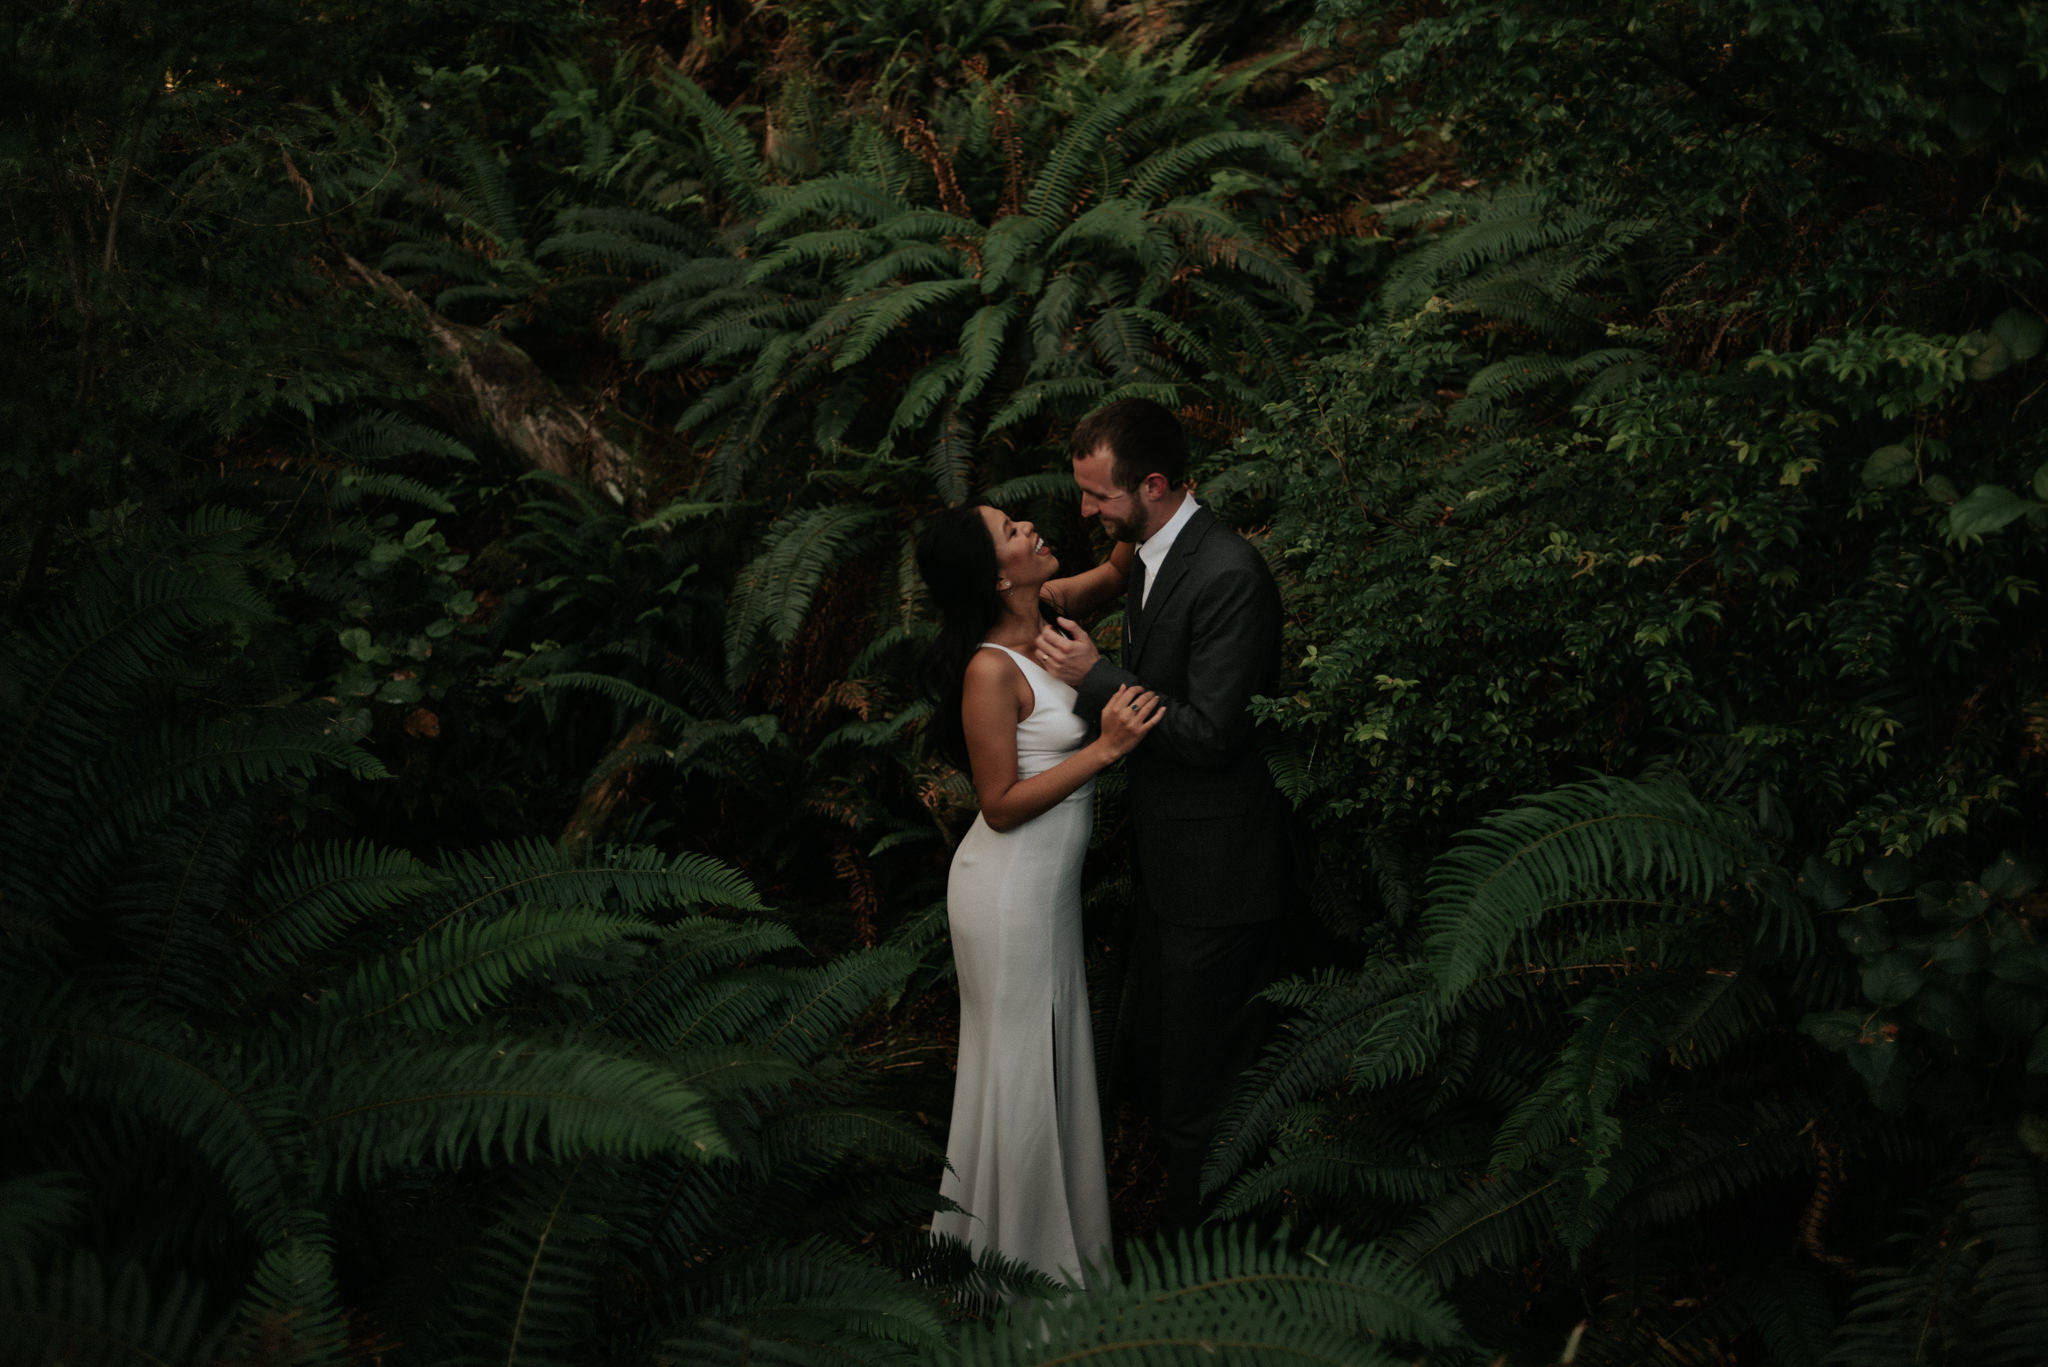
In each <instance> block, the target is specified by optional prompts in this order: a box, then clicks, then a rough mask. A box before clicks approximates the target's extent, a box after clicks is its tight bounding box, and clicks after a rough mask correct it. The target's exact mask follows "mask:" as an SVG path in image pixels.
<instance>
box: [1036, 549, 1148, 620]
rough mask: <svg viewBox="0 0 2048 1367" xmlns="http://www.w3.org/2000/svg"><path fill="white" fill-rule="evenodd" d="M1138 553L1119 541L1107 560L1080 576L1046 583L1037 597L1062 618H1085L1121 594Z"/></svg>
mask: <svg viewBox="0 0 2048 1367" xmlns="http://www.w3.org/2000/svg"><path fill="white" fill-rule="evenodd" d="M1137 553H1138V551H1137V547H1135V546H1133V545H1132V544H1131V543H1130V542H1128V541H1119V542H1117V543H1116V544H1115V545H1113V546H1111V547H1110V548H1109V559H1107V560H1105V561H1103V562H1102V563H1101V564H1100V565H1095V566H1093V567H1091V568H1089V569H1085V570H1082V571H1081V572H1080V573H1079V574H1070V575H1067V576H1066V577H1065V578H1062V579H1048V580H1047V581H1046V582H1045V584H1044V585H1043V587H1041V588H1040V589H1039V590H1038V595H1039V597H1041V598H1043V599H1045V600H1046V601H1047V602H1049V603H1051V604H1052V605H1053V607H1054V608H1056V609H1058V611H1059V614H1060V616H1062V617H1086V616H1087V615H1088V614H1089V613H1091V612H1093V611H1095V609H1097V608H1099V607H1101V606H1102V605H1103V604H1104V603H1107V602H1109V601H1110V600H1111V599H1113V598H1115V597H1116V596H1117V595H1118V594H1120V593H1122V592H1123V591H1124V584H1125V582H1126V581H1127V580H1128V579H1129V578H1130V575H1131V557H1132V556H1134V555H1136V554H1137Z"/></svg>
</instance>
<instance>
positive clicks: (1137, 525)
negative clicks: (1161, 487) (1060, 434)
mask: <svg viewBox="0 0 2048 1367" xmlns="http://www.w3.org/2000/svg"><path fill="white" fill-rule="evenodd" d="M1114 466H1115V458H1114V457H1112V456H1111V455H1110V454H1109V448H1108V447H1107V446H1098V447H1096V448H1095V449H1094V450H1093V451H1091V452H1090V453H1089V454H1087V455H1085V456H1082V457H1081V458H1080V459H1078V460H1076V461H1075V462H1074V483H1076V484H1078V485H1080V486H1081V516H1083V517H1094V518H1100V519H1101V520H1102V530H1103V531H1105V532H1107V533H1109V535H1110V537H1111V538H1112V539H1114V540H1117V541H1132V542H1142V541H1143V540H1144V539H1145V538H1146V537H1147V536H1150V535H1151V534H1152V525H1151V523H1152V516H1151V515H1152V506H1151V504H1150V503H1148V502H1146V500H1145V485H1144V484H1140V485H1139V486H1138V487H1137V489H1136V490H1135V491H1133V490H1129V489H1119V488H1117V487H1116V480H1115V479H1114V478H1113V477H1112V473H1113V468H1114ZM1146 478H1147V482H1149V481H1150V476H1147V477H1146Z"/></svg>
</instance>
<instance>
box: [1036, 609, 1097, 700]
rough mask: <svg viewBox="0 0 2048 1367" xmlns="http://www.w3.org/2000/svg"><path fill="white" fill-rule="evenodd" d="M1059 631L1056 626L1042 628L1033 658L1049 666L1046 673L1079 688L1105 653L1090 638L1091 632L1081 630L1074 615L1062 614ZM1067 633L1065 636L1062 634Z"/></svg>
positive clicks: (1039, 630)
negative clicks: (1073, 619)
mask: <svg viewBox="0 0 2048 1367" xmlns="http://www.w3.org/2000/svg"><path fill="white" fill-rule="evenodd" d="M1059 621H1060V624H1059V627H1058V629H1057V630H1055V629H1054V628H1052V627H1049V626H1048V627H1040V628H1039V629H1038V642H1037V644H1036V645H1034V646H1032V647H1031V654H1032V658H1034V659H1036V660H1037V661H1038V662H1039V663H1040V664H1042V665H1044V666H1045V672H1046V673H1048V674H1050V675H1052V676H1053V677H1054V678H1055V679H1058V680H1059V681H1060V682H1061V683H1063V684H1065V685H1066V686H1067V687H1069V688H1079V687H1080V686H1081V680H1083V679H1085V678H1087V677H1088V671H1089V670H1091V669H1093V668H1094V667H1095V662H1096V661H1097V660H1099V659H1101V658H1102V652H1101V651H1099V650H1097V649H1096V648H1095V642H1093V641H1091V640H1089V639H1088V633H1087V632H1085V631H1083V630H1081V628H1080V627H1079V626H1077V625H1076V624H1075V623H1074V622H1073V621H1072V620H1071V619H1070V618H1066V617H1062V618H1060V619H1059ZM1061 632H1065V633H1066V635H1064V636H1062V635H1061V634H1060V633H1061Z"/></svg>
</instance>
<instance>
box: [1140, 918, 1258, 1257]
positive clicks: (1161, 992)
mask: <svg viewBox="0 0 2048 1367" xmlns="http://www.w3.org/2000/svg"><path fill="white" fill-rule="evenodd" d="M1139 915H1140V919H1139V922H1138V925H1137V927H1136V934H1135V935H1134V937H1133V943H1132V946H1131V959H1130V969H1129V975H1128V976H1127V977H1126V979H1125V982H1124V995H1123V1002H1122V1005H1121V1007H1120V1009H1119V1010H1118V1013H1117V1016H1118V1019H1117V1049H1116V1052H1117V1059H1116V1065H1117V1067H1116V1071H1117V1072H1118V1073H1119V1074H1120V1075H1121V1077H1122V1078H1123V1079H1124V1082H1125V1086H1126V1088H1127V1094H1129V1095H1131V1096H1133V1097H1134V1098H1135V1099H1136V1100H1137V1102H1138V1104H1139V1105H1140V1107H1142V1108H1143V1109H1144V1110H1145V1112H1146V1113H1147V1114H1148V1115H1149V1116H1150V1117H1151V1119H1152V1123H1153V1126H1154V1129H1155V1132H1156V1134H1157V1137H1158V1140H1159V1142H1160V1144H1161V1145H1162V1147H1164V1148H1165V1150H1166V1167H1167V1210H1166V1220H1165V1224H1166V1227H1167V1228H1168V1229H1169V1230H1172V1229H1183V1228H1190V1227H1192V1226H1193V1225H1194V1224H1195V1223H1196V1221H1197V1220H1198V1219H1199V1218H1200V1214H1201V1211H1202V1208H1203V1207H1204V1205H1205V1204H1206V1203H1204V1202H1202V1201H1201V1200H1200V1194H1199V1187H1198V1179H1199V1177H1200V1175H1201V1167H1202V1163H1203V1161H1204V1159H1205V1157H1206V1155H1207V1152H1208V1148H1209V1143H1210V1140H1211V1139H1212V1138H1213V1136H1214V1132H1215V1129H1216V1123H1217V1121H1218V1119H1219V1118H1220V1117H1221V1115H1222V1113H1223V1108H1224V1106H1225V1105H1226V1104H1227V1103H1228V1102H1229V1100H1230V1093H1231V1089H1232V1087H1233V1086H1234V1085H1235V1084H1236V1082H1237V1079H1238V1075H1239V1074H1240V1073H1242V1072H1243V1071H1244V1070H1245V1069H1246V1068H1247V1067H1249V1066H1250V1065H1251V1063H1252V1061H1253V1059H1255V1058H1256V1057H1257V1055H1258V1051H1259V1047H1260V1045H1261V1044H1262V1043H1263V1042H1264V1039H1265V1034H1266V1029H1267V1026H1268V1024H1269V1022H1270V1020H1271V1017H1272V1008H1271V1005H1270V1004H1269V1003H1267V1002H1263V1001H1255V1000H1253V998H1254V997H1255V995H1256V994H1257V993H1258V992H1259V990H1260V989H1261V988H1263V987H1265V986H1266V985H1267V984H1268V983H1270V982H1272V981H1273V980H1274V979H1275V978H1277V977H1278V976H1280V973H1281V970H1282V967H1283V964H1284V961H1285V958H1286V939H1287V936H1286V928H1285V925H1284V923H1283V922H1281V921H1277V920H1273V921H1258V922H1253V923H1250V924H1246V925H1226V926H1191V925H1181V924H1176V923H1174V922H1170V921H1161V920H1159V919H1157V918H1156V917H1154V916H1151V915H1149V914H1146V913H1145V912H1144V911H1142V910H1141V911H1140V913H1139Z"/></svg>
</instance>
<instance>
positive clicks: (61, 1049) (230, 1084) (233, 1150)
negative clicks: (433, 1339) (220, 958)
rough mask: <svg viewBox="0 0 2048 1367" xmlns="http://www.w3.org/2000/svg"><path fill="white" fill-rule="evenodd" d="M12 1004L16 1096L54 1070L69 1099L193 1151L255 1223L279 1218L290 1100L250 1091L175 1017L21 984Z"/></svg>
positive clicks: (5, 1025)
mask: <svg viewBox="0 0 2048 1367" xmlns="http://www.w3.org/2000/svg"><path fill="white" fill-rule="evenodd" d="M10 998H11V1000H10V1001H9V1002H8V1008H7V1011H6V1014H5V1015H4V1016H0V1043H4V1045H5V1048H6V1055H5V1058H6V1062H7V1064H8V1066H9V1069H10V1071H11V1072H12V1073H13V1074H14V1076H15V1078H16V1081H15V1083H14V1090H15V1094H16V1095H17V1096H20V1095H26V1094H28V1093H30V1092H31V1091H33V1090H34V1089H35V1088H36V1086H37V1084H38V1082H39V1081H40V1080H41V1079H42V1078H43V1077H44V1075H45V1073H46V1071H53V1072H54V1073H55V1082H56V1085H58V1086H59V1087H60V1088H61V1089H62V1091H63V1092H64V1093H65V1094H67V1095H70V1096H75V1097H77V1098H79V1099H81V1100H86V1101H93V1102H98V1103H101V1104H105V1105H111V1106H118V1107H120V1108H121V1109H122V1110H123V1111H125V1112H126V1113H128V1114H131V1115H134V1116H138V1117H141V1118H144V1119H146V1120H147V1121H148V1122H150V1123H151V1124H154V1125H157V1126H161V1127H162V1128H163V1130H164V1131H166V1132H167V1133H169V1134H172V1135H175V1136H177V1137H178V1138H179V1139H181V1140H183V1141H184V1142H185V1143H187V1144H189V1145H191V1147H192V1149H193V1150H194V1151H195V1152H196V1153H197V1154H198V1155H199V1156H200V1158H201V1159H202V1160H203V1161H204V1162H205V1163H206V1165H207V1167H208V1169H210V1171H211V1172H212V1173H213V1174H214V1176H215V1178H216V1180H218V1181H219V1182H220V1183H221V1184H222V1186H223V1187H224V1188H225V1189H226V1191H227V1192H228V1194H229V1196H230V1198H231V1199H232V1200H233V1202H234V1204H235V1206H236V1208H237V1209H238V1210H239V1211H240V1212H241V1213H242V1214H243V1216H244V1217H245V1218H246V1219H248V1220H249V1221H250V1222H251V1223H252V1224H255V1225H257V1226H259V1227H261V1226H263V1225H265V1224H267V1223H269V1222H272V1221H274V1220H276V1219H277V1218H278V1217H279V1215H280V1213H281V1211H282V1210H283V1208H284V1205H285V1201H286V1196H287V1193H288V1191H289V1190H290V1189H291V1188H292V1186H293V1177H292V1174H291V1173H290V1172H289V1170H288V1167H287V1162H288V1159H287V1155H286V1153H285V1152H284V1150H283V1148H282V1144H283V1137H284V1134H285V1132H286V1127H287V1117H288V1116H289V1114H290V1110H289V1107H290V1098H289V1096H288V1095H285V1094H282V1093H278V1092H270V1091H265V1090H263V1089H261V1088H260V1087H256V1086H252V1085H251V1084H250V1081H249V1080H248V1079H246V1078H244V1077H243V1076H242V1075H241V1072H240V1070H239V1068H238V1067H237V1066H236V1064H235V1063H234V1061H233V1059H232V1057H231V1055H230V1053H229V1051H228V1050H227V1049H225V1048H224V1047H222V1045H221V1044H220V1042H219V1041H217V1040H214V1039H211V1038H208V1037H207V1036H204V1035H202V1034H200V1032H199V1031H197V1030H196V1029H194V1028H193V1027H192V1026H191V1025H189V1024H187V1023H186V1022H185V1021H184V1020H182V1019H180V1018H179V1017H176V1016H173V1015H170V1014H168V1013H164V1012H160V1011H156V1010H153V1009H151V1008H148V1007H145V1006H141V1005H129V1004H120V1003H115V1002H111V1001H107V1000H98V999H94V998H90V997H84V996H72V995H67V994H64V993H62V992H37V991H35V990H33V989H31V988H29V987H28V986H27V985H25V984H20V983H17V984H16V985H15V987H14V990H13V991H12V993H11V994H10ZM53 1063H54V1064H55V1067H54V1068H53V1067H52V1065H53Z"/></svg>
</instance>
